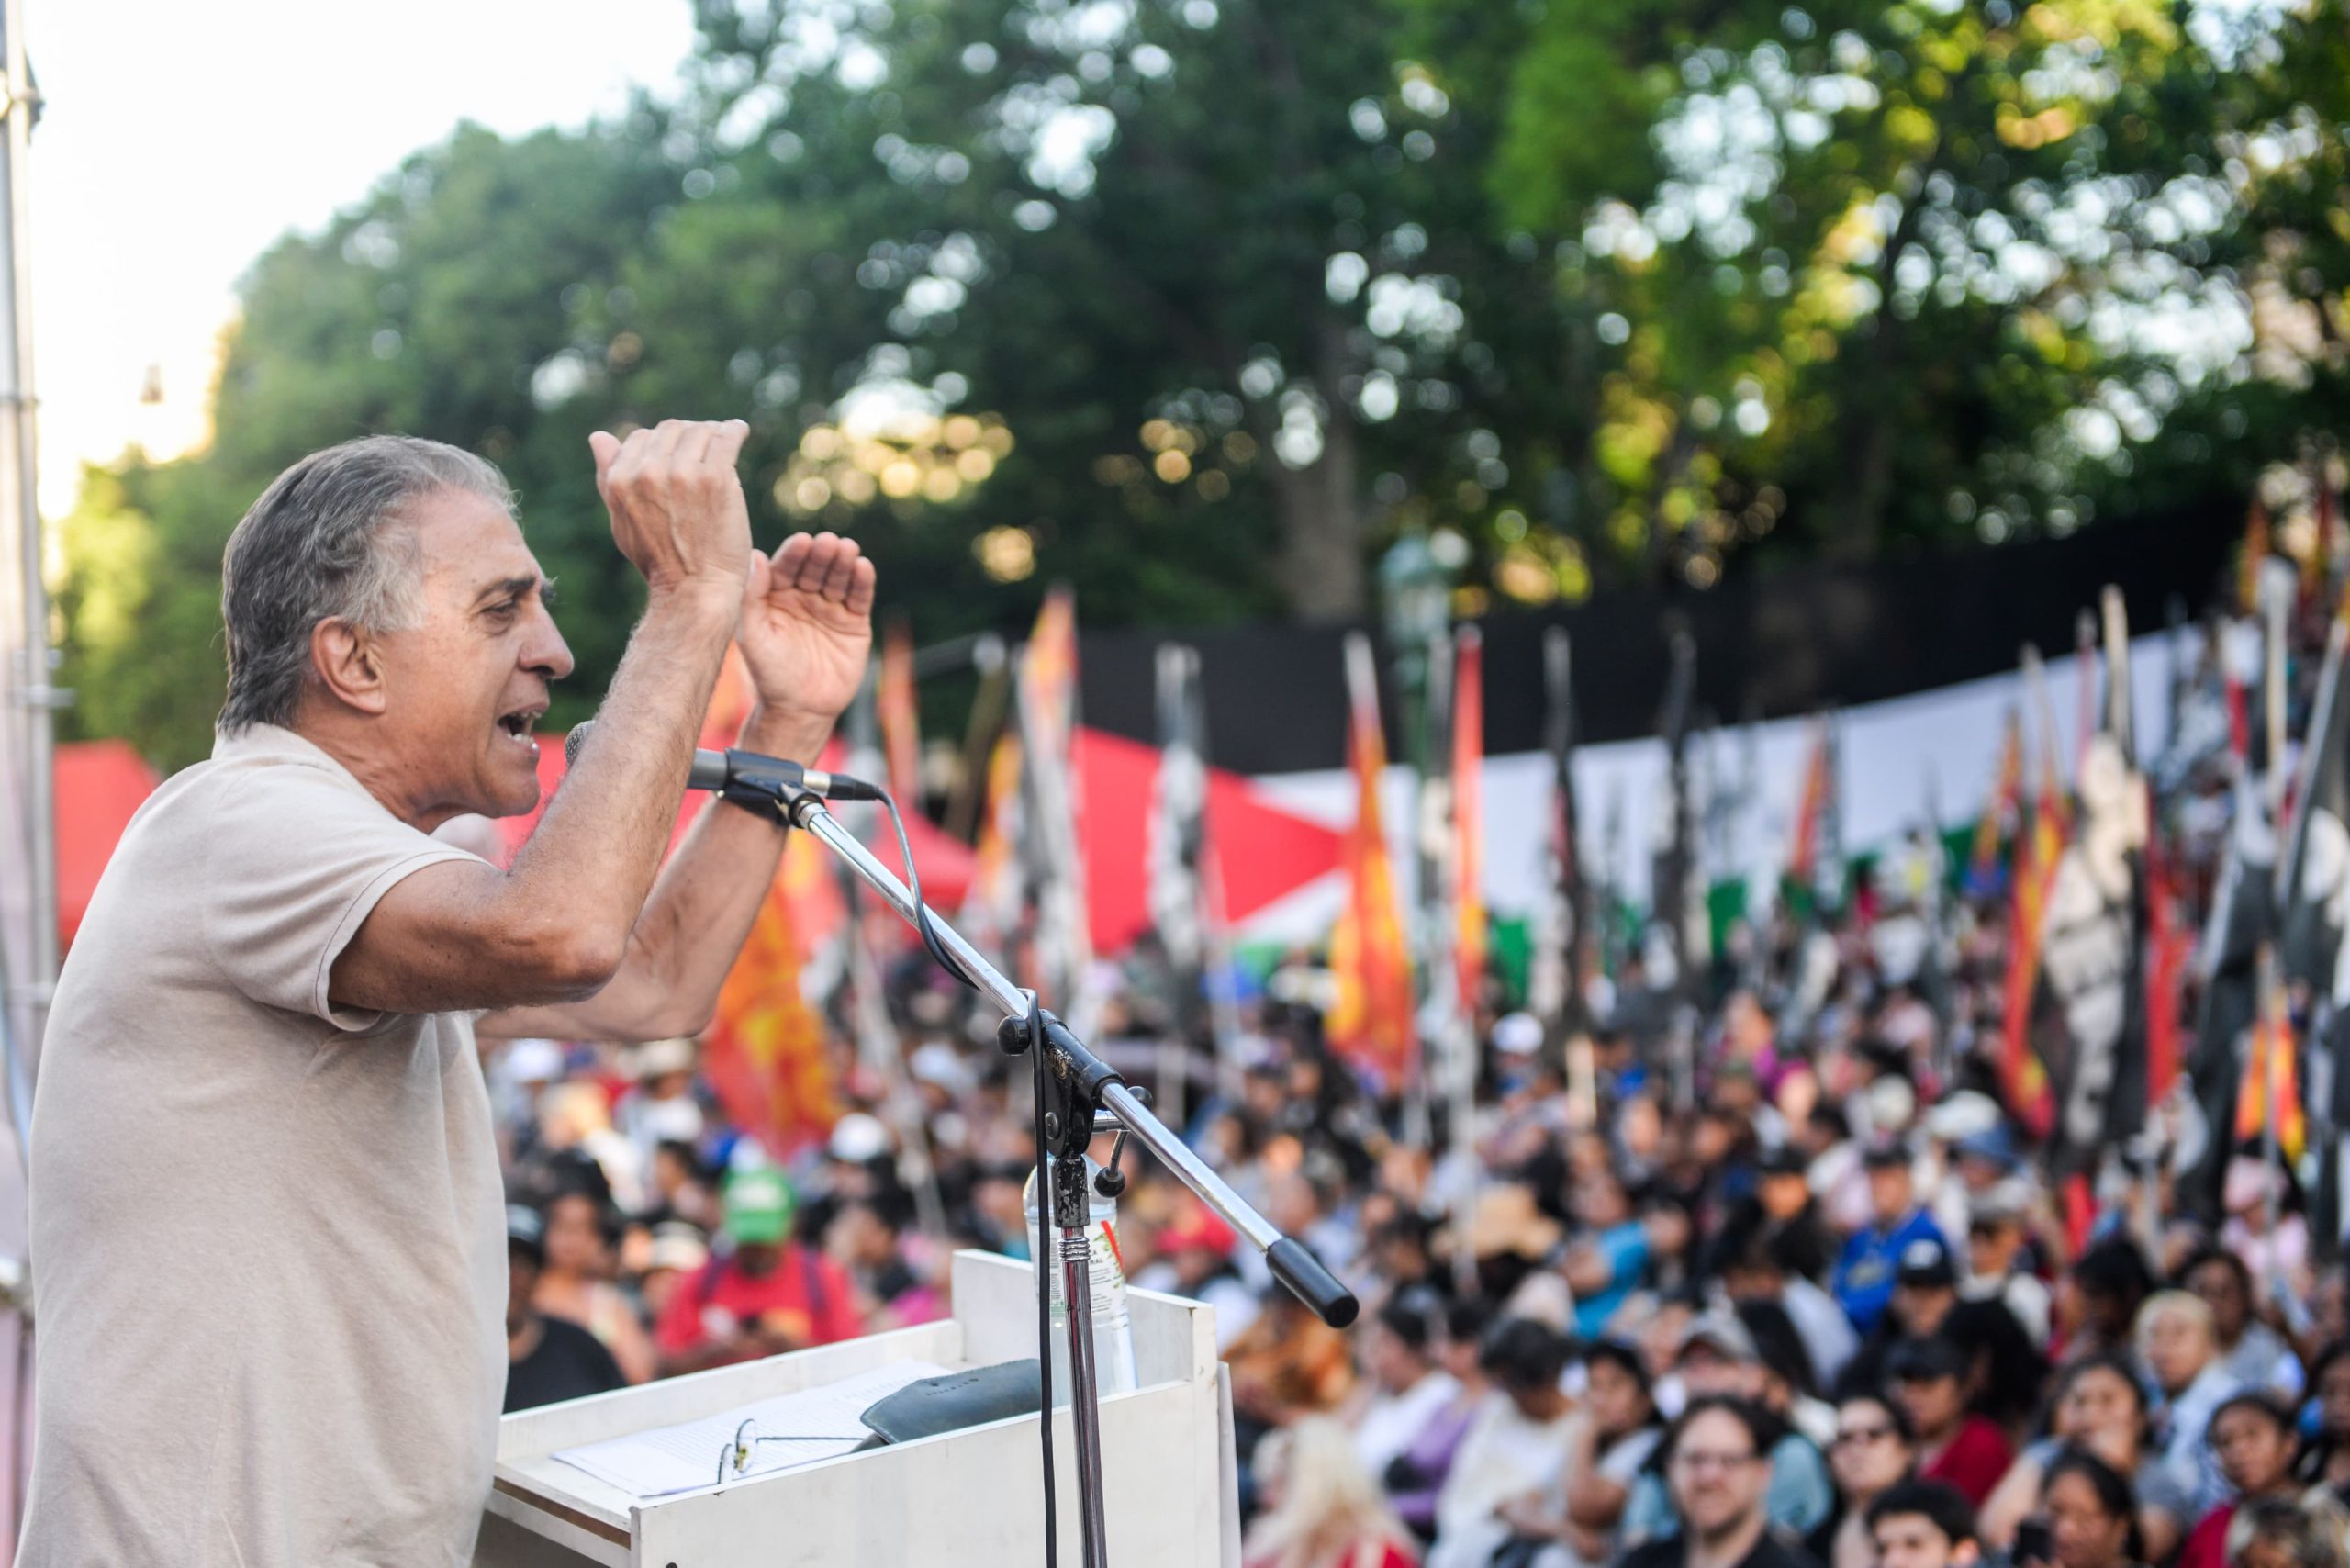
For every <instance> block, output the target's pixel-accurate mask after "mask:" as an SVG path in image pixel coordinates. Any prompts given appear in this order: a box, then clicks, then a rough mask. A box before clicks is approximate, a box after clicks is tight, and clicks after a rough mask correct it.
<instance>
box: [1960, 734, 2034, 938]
mask: <svg viewBox="0 0 2350 1568" xmlns="http://www.w3.org/2000/svg"><path fill="white" fill-rule="evenodd" d="M2022 801H2023V715H2022V714H2021V713H2020V712H2018V711H2016V710H2015V709H2013V708H2010V709H2009V710H2008V722H2007V733H2006V734H2004V735H2003V736H2002V737H2001V738H2000V742H1999V766H1998V770H1997V772H1996V773H1995V774H1994V775H1993V776H1992V778H1991V798H1990V799H1989V800H1988V801H1985V802H1984V806H1983V814H1982V815H1981V816H1979V817H1977V818H1975V843H1974V845H1973V847H1972V848H1971V849H1970V850H1969V852H1968V854H1967V857H1966V890H1967V891H1968V892H1969V893H1970V894H1972V895H1973V896H1975V897H1976V898H1989V897H1991V896H1992V895H1993V894H1995V893H1997V891H1998V890H1999V889H2000V886H2001V882H2000V867H1999V846H2000V845H2001V844H2002V843H2003V842H2004V841H2005V840H2006V838H2007V835H2008V834H2009V830H2010V828H2011V827H2012V826H2013V825H2014V824H2015V823H2016V821H2017V816H2018V810H2019V808H2020V805H2021V804H2022Z"/></svg>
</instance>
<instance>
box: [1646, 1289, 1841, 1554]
mask: <svg viewBox="0 0 2350 1568" xmlns="http://www.w3.org/2000/svg"><path fill="white" fill-rule="evenodd" d="M1670 1382H1671V1384H1672V1387H1671V1389H1670V1390H1669V1392H1670V1394H1672V1395H1673V1397H1674V1398H1675V1399H1677V1400H1678V1401H1679V1402H1680V1403H1681V1406H1682V1408H1683V1409H1684V1411H1685V1410H1686V1409H1687V1408H1689V1407H1691V1406H1695V1405H1696V1404H1697V1403H1698V1402H1699V1401H1701V1400H1707V1399H1721V1398H1729V1399H1735V1400H1737V1401H1739V1402H1740V1403H1741V1404H1744V1405H1749V1406H1754V1407H1756V1408H1757V1409H1760V1408H1761V1406H1762V1399H1763V1396H1764V1393H1765V1388H1766V1385H1767V1384H1768V1383H1769V1382H1770V1379H1769V1378H1768V1376H1767V1375H1766V1374H1765V1372H1764V1370H1763V1366H1762V1351H1761V1350H1760V1349H1759V1348H1758V1347H1757V1346H1756V1345H1755V1342H1754V1336H1753V1334H1752V1332H1751V1331H1750V1330H1749V1329H1748V1328H1747V1327H1746V1325H1745V1324H1744V1323H1743V1322H1741V1321H1740V1319H1739V1316H1738V1315H1737V1314H1736V1313H1733V1312H1725V1311H1722V1310H1720V1309H1718V1308H1716V1309H1715V1310H1712V1311H1709V1312H1704V1313H1701V1314H1699V1315H1698V1316H1696V1317H1695V1318H1693V1319H1691V1320H1690V1323H1689V1326H1688V1327H1686V1328H1684V1329H1683V1330H1682V1331H1681V1342H1680V1345H1679V1348H1678V1349H1677V1350H1675V1352H1674V1354H1673V1375H1672V1378H1671V1380H1670ZM1660 1403H1662V1401H1660ZM1772 1419H1773V1420H1774V1424H1775V1425H1776V1427H1777V1428H1778V1429H1777V1435H1776V1436H1775V1437H1774V1438H1773V1439H1772V1440H1771V1441H1770V1442H1769V1443H1767V1444H1766V1445H1764V1451H1765V1452H1766V1454H1767V1456H1768V1458H1769V1462H1770V1474H1769V1479H1768V1481H1767V1483H1766V1484H1765V1486H1764V1491H1763V1506H1764V1509H1765V1511H1766V1512H1767V1513H1768V1515H1769V1517H1770V1521H1771V1523H1772V1524H1773V1525H1774V1526H1776V1527H1777V1528H1778V1529H1782V1530H1785V1531H1786V1532H1788V1533H1789V1534H1791V1535H1793V1536H1795V1537H1796V1538H1797V1539H1798V1540H1800V1539H1801V1538H1803V1537H1804V1536H1807V1535H1809V1534H1810V1533H1811V1532H1812V1531H1813V1530H1816V1529H1818V1528H1819V1526H1820V1525H1821V1523H1822V1522H1823V1521H1825V1520H1826V1519H1827V1518H1828V1515H1829V1513H1830V1510H1831V1509H1833V1508H1834V1507H1835V1506H1836V1487H1835V1483H1834V1481H1833V1480H1832V1479H1831V1478H1830V1475H1829V1473H1828V1461H1827V1460H1826V1458H1824V1457H1823V1456H1822V1455H1821V1453H1820V1451H1819V1450H1818V1447H1817V1446H1816V1445H1814V1444H1813V1442H1812V1441H1811V1439H1808V1438H1807V1437H1805V1436H1804V1435H1803V1433H1801V1432H1800V1431H1797V1430H1796V1429H1795V1428H1793V1427H1791V1426H1789V1425H1787V1424H1786V1423H1785V1421H1784V1420H1781V1419H1779V1418H1778V1417H1773V1418H1772ZM1680 1528H1681V1520H1680V1518H1679V1517H1678V1516H1677V1515H1676V1514H1675V1513H1674V1511H1673V1498H1672V1497H1671V1495H1669V1494H1668V1492H1667V1490H1666V1487H1665V1477H1664V1476H1663V1475H1662V1473H1659V1472H1657V1471H1655V1470H1653V1469H1651V1470H1646V1471H1643V1472H1642V1473H1640V1478H1639V1481H1638V1482H1637V1483H1636V1484H1634V1485H1633V1488H1632V1498H1631V1501H1630V1502H1629V1503H1628V1504H1627V1505H1626V1506H1625V1509H1624V1529H1623V1539H1624V1540H1626V1541H1639V1540H1651V1539H1654V1538H1657V1537H1662V1536H1669V1535H1673V1534H1674V1533H1675V1532H1676V1531H1678V1530H1679V1529H1680Z"/></svg>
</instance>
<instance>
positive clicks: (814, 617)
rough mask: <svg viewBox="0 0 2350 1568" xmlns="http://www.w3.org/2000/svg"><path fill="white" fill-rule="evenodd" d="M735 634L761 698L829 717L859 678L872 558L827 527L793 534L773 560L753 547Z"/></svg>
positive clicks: (867, 636) (770, 704) (867, 640)
mask: <svg viewBox="0 0 2350 1568" xmlns="http://www.w3.org/2000/svg"><path fill="white" fill-rule="evenodd" d="M737 636H738V639H739V641H740V642H741V644H742V646H743V662H744V664H745V665H746V666H749V669H750V673H751V684H752V686H753V687H754V688H755V689H756V690H757V692H758V698H759V701H760V703H761V704H762V705H764V706H765V707H766V708H767V710H768V711H771V712H792V713H804V714H808V715H811V716H814V717H822V719H824V720H826V721H827V722H829V721H830V720H832V719H834V717H836V716H838V714H839V713H840V711H842V710H843V709H845V708H846V707H847V706H848V704H849V700H850V699H851V698H853V697H855V696H856V689H857V686H858V685H859V683H861V682H862V681H863V680H864V678H865V661H866V656H867V652H868V651H869V650H870V649H871V647H872V644H873V563H872V562H870V561H868V560H867V559H866V558H865V556H864V554H863V552H861V551H859V550H858V549H857V547H856V541H855V540H853V539H843V538H841V537H840V536H839V535H837V534H834V533H819V534H816V535H815V536H813V537H812V538H811V536H809V535H808V534H805V533H795V534H793V535H792V536H791V537H790V538H789V539H787V540H785V541H784V542H783V547H782V548H781V549H779V550H778V551H777V552H776V553H775V557H774V559H773V560H769V559H768V558H767V556H766V555H764V554H758V553H756V552H754V553H753V556H752V561H751V575H750V577H749V579H748V580H747V581H746V582H745V583H744V586H743V622H742V627H741V630H740V632H739V633H737Z"/></svg>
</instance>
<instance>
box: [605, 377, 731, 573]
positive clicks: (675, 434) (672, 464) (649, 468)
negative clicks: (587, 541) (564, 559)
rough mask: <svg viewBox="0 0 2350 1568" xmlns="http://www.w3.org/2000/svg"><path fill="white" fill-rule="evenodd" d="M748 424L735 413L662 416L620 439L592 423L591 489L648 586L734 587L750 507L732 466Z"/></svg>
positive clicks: (614, 537)
mask: <svg viewBox="0 0 2350 1568" xmlns="http://www.w3.org/2000/svg"><path fill="white" fill-rule="evenodd" d="M749 434H750V427H749V426H748V425H746V424H744V422H743V421H742V420H723V421H718V422H711V421H706V420H662V421H661V422H660V423H659V424H658V425H655V427H653V428H652V429H651V430H639V431H632V432H631V433H630V435H629V437H628V439H627V440H626V441H621V440H619V439H618V438H616V437H614V436H612V435H610V433H608V432H606V431H597V432H596V433H595V434H593V435H591V436H589V437H588V448H589V450H590V451H592V452H593V453H594V454H595V456H596V489H597V491H598V493H599V494H600V495H602V497H603V498H604V506H605V508H606V510H609V511H610V513H611V516H612V543H615V544H617V545H619V546H620V549H621V554H623V555H626V556H627V557H628V558H629V561H630V563H631V564H632V565H633V566H635V567H636V569H637V570H638V571H640V572H642V573H643V574H644V580H645V582H646V583H647V584H648V585H650V587H651V588H653V590H654V592H655V593H656V594H658V593H662V592H665V591H674V590H678V589H686V588H698V587H705V586H707V587H712V588H723V589H725V590H726V591H728V592H730V593H733V592H738V591H740V585H741V584H742V582H743V580H744V576H745V574H746V573H747V572H748V571H749V569H750V561H751V514H750V509H749V507H748V506H747V504H746V503H745V502H744V498H743V481H742V479H741V477H740V476H738V475H736V473H735V471H734V462H735V459H736V458H737V457H739V456H740V455H741V454H742V451H743V442H744V438H745V437H747V436H748V435H749Z"/></svg>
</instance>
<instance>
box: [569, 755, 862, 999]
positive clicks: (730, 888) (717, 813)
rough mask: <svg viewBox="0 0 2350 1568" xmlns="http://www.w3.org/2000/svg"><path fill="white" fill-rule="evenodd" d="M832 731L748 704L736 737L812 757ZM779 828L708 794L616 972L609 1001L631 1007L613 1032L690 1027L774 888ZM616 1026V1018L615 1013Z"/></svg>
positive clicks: (715, 992)
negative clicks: (631, 1022)
mask: <svg viewBox="0 0 2350 1568" xmlns="http://www.w3.org/2000/svg"><path fill="white" fill-rule="evenodd" d="M831 733H832V722H831V721H830V720H829V719H823V718H818V717H812V716H809V715H804V714H777V713H769V712H767V711H755V712H754V713H753V714H752V715H751V718H750V720H749V721H748V722H745V723H744V726H743V734H742V738H741V740H740V741H739V742H738V743H737V744H738V745H740V746H741V747H742V748H743V749H744V750H745V751H755V752H759V753H762V754H764V755H766V756H780V757H784V758H787V759H789V760H790V761H793V762H800V763H813V762H814V761H815V760H816V758H817V756H818V755H819V754H820V753H821V752H822V750H823V746H824V742H825V739H826V738H827V737H828V736H829V735H830V734H831ZM783 840H784V829H783V828H782V827H781V826H780V825H779V824H778V823H770V822H767V821H765V820H763V819H762V818H760V817H757V816H755V815H754V814H752V813H751V812H746V811H744V810H741V809H740V808H738V807H735V806H732V805H728V804H726V803H725V802H724V801H715V800H713V801H711V803H710V804H709V805H708V806H706V807H704V808H703V810H702V812H701V814H700V815H699V817H698V818H697V819H696V820H695V822H694V824H693V826H692V827H690V828H688V830H687V833H686V839H685V842H684V843H683V844H681V845H679V846H677V854H676V855H674V856H672V857H670V861H669V865H668V867H667V868H666V869H665V870H664V871H663V872H662V873H661V879H660V881H659V883H658V884H657V885H656V886H655V888H654V890H653V897H652V899H651V900H650V901H649V902H647V903H646V904H645V906H644V913H643V915H642V916H641V917H640V918H639V919H638V921H637V923H636V929H635V931H634V933H633V934H632V935H631V936H630V938H629V954H628V958H627V961H626V964H625V966H624V968H623V970H622V973H621V976H619V977H618V978H617V979H616V980H614V982H613V985H612V987H611V992H610V996H609V998H608V1002H609V1005H610V1009H611V1010H612V1011H613V1012H614V1013H615V1014H633V1015H635V1017H636V1019H637V1023H636V1026H635V1027H634V1028H633V1029H629V1028H627V1027H625V1026H624V1025H623V1027H622V1030H621V1032H624V1033H639V1034H659V1035H686V1034H693V1033H696V1032H698V1031H699V1029H700V1028H701V1026H702V1025H703V1024H704V1023H705V1022H706V1021H707V1020H708V1018H709V1016H710V1013H711V1009H712V1008H713V1007H715V1006H716V1005H717V1003H718V991H719V988H720V987H721V986H722V985H724V984H725V983H726V976H727V972H728V971H729V970H730V969H733V967H734V958H735V956H736V954H738V953H739V952H740V951H741V950H742V946H743V942H744V938H745V937H747V936H748V935H750V932H751V925H752V923H753V922H755V920H757V918H758V914H759V906H760V905H761V904H762V903H763V902H765V901H766V898H767V890H768V889H769V888H771V887H772V886H774V884H775V876H776V867H777V864H778V861H779V860H780V859H781V857H782V854H783ZM614 1022H615V1023H616V1024H620V1023H621V1020H620V1019H618V1018H616V1019H615V1020H614Z"/></svg>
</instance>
